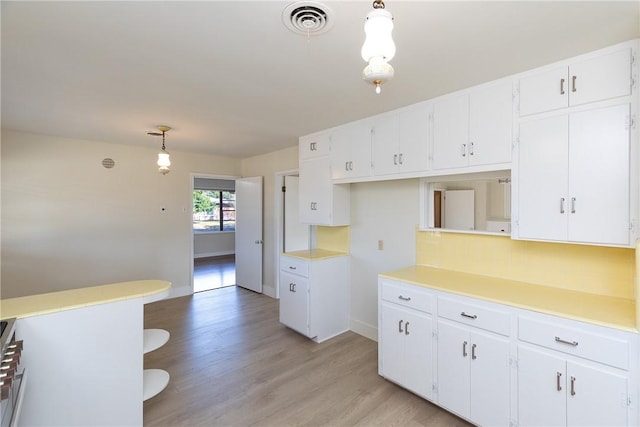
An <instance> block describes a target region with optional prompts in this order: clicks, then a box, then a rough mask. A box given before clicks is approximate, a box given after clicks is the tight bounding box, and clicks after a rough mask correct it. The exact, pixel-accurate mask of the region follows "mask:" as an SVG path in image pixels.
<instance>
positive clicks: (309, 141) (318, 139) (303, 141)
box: [298, 133, 330, 160]
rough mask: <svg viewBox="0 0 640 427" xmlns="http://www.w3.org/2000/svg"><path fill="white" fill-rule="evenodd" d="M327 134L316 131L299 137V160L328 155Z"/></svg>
mask: <svg viewBox="0 0 640 427" xmlns="http://www.w3.org/2000/svg"><path fill="white" fill-rule="evenodd" d="M329 143H330V141H329V134H326V133H318V134H313V135H307V136H303V137H300V139H299V144H298V149H299V153H300V155H299V157H300V160H307V159H312V158H315V157H323V156H328V155H329Z"/></svg>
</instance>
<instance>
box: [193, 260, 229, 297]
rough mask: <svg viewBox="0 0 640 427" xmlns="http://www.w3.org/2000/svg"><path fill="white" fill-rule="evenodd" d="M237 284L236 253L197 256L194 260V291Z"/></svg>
mask: <svg viewBox="0 0 640 427" xmlns="http://www.w3.org/2000/svg"><path fill="white" fill-rule="evenodd" d="M235 284H236V257H235V255H224V256H217V257H207V258H196V259H194V260H193V290H194V292H201V291H208V290H211V289H218V288H223V287H225V286H234V285H235Z"/></svg>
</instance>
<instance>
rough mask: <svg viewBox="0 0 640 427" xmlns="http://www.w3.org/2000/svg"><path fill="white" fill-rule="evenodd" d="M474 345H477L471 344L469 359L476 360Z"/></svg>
mask: <svg viewBox="0 0 640 427" xmlns="http://www.w3.org/2000/svg"><path fill="white" fill-rule="evenodd" d="M476 347H477V345H475V344H473V345H472V346H471V359H472V360H476Z"/></svg>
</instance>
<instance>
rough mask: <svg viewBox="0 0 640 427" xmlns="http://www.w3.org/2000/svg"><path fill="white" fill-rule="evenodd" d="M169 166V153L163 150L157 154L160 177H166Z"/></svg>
mask: <svg viewBox="0 0 640 427" xmlns="http://www.w3.org/2000/svg"><path fill="white" fill-rule="evenodd" d="M170 166H171V159H169V153H168V152H167V151H165V150H162V151H161V152H159V153H158V171H159V172H160V173H161V174H162V175H166V174H168V173H169V170H170V169H169V167H170Z"/></svg>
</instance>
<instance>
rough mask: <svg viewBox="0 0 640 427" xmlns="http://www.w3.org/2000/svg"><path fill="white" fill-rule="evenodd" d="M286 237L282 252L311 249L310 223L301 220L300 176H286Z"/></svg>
mask: <svg viewBox="0 0 640 427" xmlns="http://www.w3.org/2000/svg"><path fill="white" fill-rule="evenodd" d="M284 187H285V192H284V239H283V245H282V252H291V251H301V250H304V249H309V225H308V224H302V223H301V222H300V200H299V199H300V197H299V193H300V190H299V187H300V186H299V178H298V177H297V176H293V175H286V176H285V177H284Z"/></svg>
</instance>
